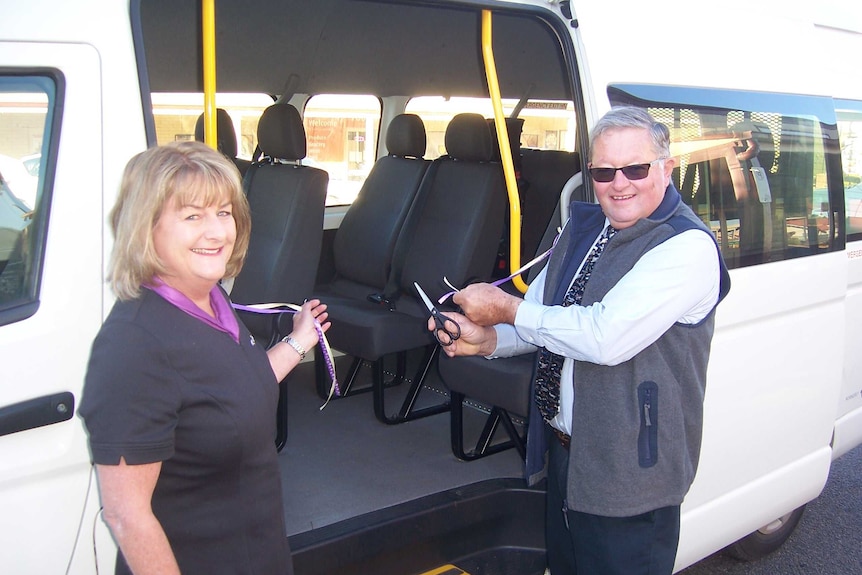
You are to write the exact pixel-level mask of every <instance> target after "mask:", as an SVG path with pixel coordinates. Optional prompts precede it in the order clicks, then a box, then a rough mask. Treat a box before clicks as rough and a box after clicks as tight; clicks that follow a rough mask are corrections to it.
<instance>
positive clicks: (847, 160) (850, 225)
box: [836, 100, 862, 240]
mask: <svg viewBox="0 0 862 575" xmlns="http://www.w3.org/2000/svg"><path fill="white" fill-rule="evenodd" d="M836 108H837V113H838V139H839V141H840V142H841V164H842V166H843V167H844V201H845V213H846V217H847V236H848V239H849V240H862V102H849V101H846V100H844V101H841V102H836Z"/></svg>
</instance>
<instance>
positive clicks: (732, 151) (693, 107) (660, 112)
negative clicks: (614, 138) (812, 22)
mask: <svg viewBox="0 0 862 575" xmlns="http://www.w3.org/2000/svg"><path fill="white" fill-rule="evenodd" d="M609 94H610V97H611V101H612V103H613V104H615V105H616V104H631V105H636V106H641V107H646V108H647V109H648V110H649V111H650V113H651V114H653V116H654V117H655V118H656V119H657V120H658V121H660V122H663V123H665V124H666V125H667V126H668V128H670V131H671V140H672V144H671V153H672V154H673V155H674V157H675V158H676V161H677V168H676V170H675V171H674V181H675V183H676V185H677V187H678V189H679V190H680V193H681V194H682V196H683V198H684V200H685V201H686V202H687V203H688V204H689V205H691V207H692V208H693V209H694V211H695V213H697V214H698V215H699V216H700V217H701V219H702V220H703V221H704V222H705V223H706V224H707V225H708V226H709V227H710V228H711V229H712V231H713V233H714V234H715V236H716V239H717V240H718V242H719V245H720V246H721V250H722V253H723V254H724V257H725V259H726V261H727V264H728V266H729V267H742V266H748V265H755V264H759V263H765V262H771V261H779V260H784V259H788V258H795V257H801V256H806V255H811V254H816V253H820V252H823V251H828V250H830V249H835V248H838V247H842V246H843V243H842V242H841V241H840V240H839V238H841V235H840V231H839V230H838V229H837V228H836V222H838V221H839V220H838V219H837V218H836V217H834V216H833V215H837V214H840V213H841V210H842V209H843V195H842V191H843V184H842V182H840V181H838V179H839V178H838V175H840V173H837V166H838V163H837V158H838V147H837V128H836V126H835V115H834V110H833V108H832V103H831V100H830V99H828V98H805V97H798V96H783V95H779V94H763V93H757V94H754V93H749V92H736V91H730V90H704V89H692V88H675V87H666V86H633V85H627V86H614V87H611V88H610V89H609Z"/></svg>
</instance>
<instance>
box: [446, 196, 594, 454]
mask: <svg viewBox="0 0 862 575" xmlns="http://www.w3.org/2000/svg"><path fill="white" fill-rule="evenodd" d="M579 199H582V198H579ZM559 221H560V207H559V205H558V206H557V208H556V209H555V210H554V212H553V214H552V215H551V217H550V223H548V225H547V227H546V230H545V234H544V236H543V237H542V239H541V242H540V243H539V247H538V249H537V250H536V251H537V255H538V253H542V252H544V251H545V250H547V249H548V248H550V247H551V245H552V244H553V240H554V237H556V233H557V232H556V230H557V226H558V224H559ZM542 267H544V262H543V263H542V264H539V265H537V266H535V267H533V268H531V269H530V270H529V272H527V276H526V277H527V281H528V283H529V282H532V280H533V279H535V277H536V275H537V274H538V273H539V271H540V270H541V269H542ZM535 363H536V354H535V353H529V354H524V355H519V356H514V357H505V358H497V359H492V360H488V359H486V358H484V357H455V358H450V357H448V356H447V355H445V354H443V355H441V356H440V360H439V364H438V370H439V373H440V378H441V379H442V380H443V382H444V383H445V384H446V386H447V387H448V388H449V393H450V400H451V409H450V442H451V446H452V453H453V454H454V455H455V457H457V458H458V459H463V460H465V461H472V460H475V459H480V458H482V457H486V456H488V455H492V454H494V453H498V452H500V451H503V450H505V449H509V448H512V447H514V448H515V449H516V450H517V451H518V453H519V454H520V455H521V457H522V458H524V457H525V456H526V425H529V414H530V399H531V398H530V392H531V386H532V382H533V370H534V368H535ZM468 399H470V400H474V401H476V402H478V403H480V404H482V405H483V406H485V407H487V409H488V410H489V413H488V416H487V419H486V421H485V425H484V428H483V429H482V431H481V433H480V434H479V438H478V439H477V441H476V445H475V447H474V448H472V449H470V450H469V451H468V450H466V449H465V447H464V443H465V437H464V403H465V401H467V400H468ZM513 416H516V417H517V418H519V419H521V421H522V422H523V425H522V429H523V431H519V430H518V427H517V426H516V424H515V423H514V422H513V420H512V417H513ZM500 424H502V425H503V428H504V430H505V432H506V435H507V436H508V439H506V440H503V441H498V442H496V443H495V441H494V438H495V434H496V432H497V430H498V429H499V426H500Z"/></svg>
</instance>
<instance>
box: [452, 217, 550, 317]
mask: <svg viewBox="0 0 862 575" xmlns="http://www.w3.org/2000/svg"><path fill="white" fill-rule="evenodd" d="M560 233H561V231H560V230H559V228H558V229H557V237H555V238H554V243H553V244H551V247H550V248H548V250H547V251H545V252H544V253H542V254H539V255H538V256H536V257H534V258H533V259H531V260H530V261H528V262H527V263H525V264H524V265H522V266H521V267H520V268H518V269H517V270H515V273H513V274H512V275H509V276H506V277H504V278H502V279H499V280H497V281H494V282H491V285H492V286H494V287H499V286H501V285H503V284H504V283H506V282H507V281H509V280H510V279H512V278H514V277H515V276H517V275H519V274H522V273H524V272H525V271H527V270H528V269H530V268H531V267H533V266H534V265H536V264H537V263H539V262H541V261H543V260H545V259H546V258H547V257H548V256H550V255H551V252H553V251H554V248H555V247H556V246H557V240H559V239H560ZM443 282H444V283H445V284H446V285H447V286H449V287H450V288H452V291H450V292H446V293H444V294H443V295H442V296H440V299H438V300H437V303H440V304H442V303H443V302H445V301H446V300H447V299H449V298H450V297H452V296H453V295H455V294H456V293H458V292H459V291H461V290H459V289H458V288H456V287H455V286H453V285H452V284H451V283H450V282H449V280H448V279H446V277H445V276H444V277H443Z"/></svg>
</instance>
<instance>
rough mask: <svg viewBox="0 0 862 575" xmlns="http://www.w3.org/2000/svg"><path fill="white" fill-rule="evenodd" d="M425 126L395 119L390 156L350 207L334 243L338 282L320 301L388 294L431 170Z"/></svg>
mask: <svg viewBox="0 0 862 575" xmlns="http://www.w3.org/2000/svg"><path fill="white" fill-rule="evenodd" d="M425 145H426V138H425V126H424V124H423V123H422V119H421V118H419V116H416V115H414V114H401V115H398V116H396V117H395V118H393V120H392V122H390V124H389V126H388V128H387V131H386V149H387V152H388V155H386V156H383V157H381V158H380V159H378V160H377V161H376V162H375V164H374V166H373V167H372V169H371V172H370V173H369V174H368V177H367V178H366V179H365V182H364V183H363V184H362V188H361V189H360V190H359V194H358V195H357V197H356V200H355V201H354V202H353V203H352V204H351V205H350V208H349V209H348V210H347V213H346V214H344V219H343V220H342V222H341V225H340V226H339V227H338V231H337V232H336V234H335V239H334V240H333V246H332V249H333V266H334V271H335V277H334V278H333V279H332V280H331V281H328V282H326V283H325V284H323V285H318V286H316V287H315V296H316V297H319V298H321V299H322V300H326V299H328V298H332V297H333V296H347V297H355V298H357V299H365V297H366V296H367V295H368V294H369V293H372V292H382V291H383V290H384V289H385V286H386V282H387V280H388V279H389V273H390V271H391V269H392V258H393V253H394V251H395V242H396V240H397V239H398V234H399V233H400V232H401V229H402V227H403V226H404V221H405V219H406V218H407V213H408V212H409V210H410V207H411V206H412V205H413V200H414V199H415V198H416V192H417V190H418V189H419V185H420V184H421V182H422V178H423V176H424V175H425V171H426V169H427V168H428V165H429V163H430V162H429V161H428V160H424V159H423V158H422V156H423V155H424V153H425Z"/></svg>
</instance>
